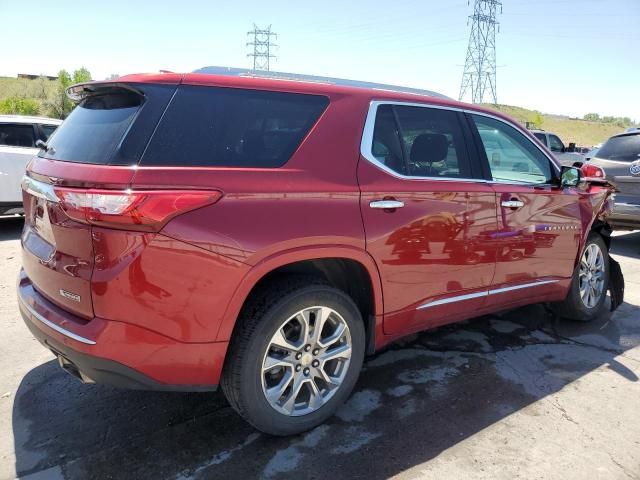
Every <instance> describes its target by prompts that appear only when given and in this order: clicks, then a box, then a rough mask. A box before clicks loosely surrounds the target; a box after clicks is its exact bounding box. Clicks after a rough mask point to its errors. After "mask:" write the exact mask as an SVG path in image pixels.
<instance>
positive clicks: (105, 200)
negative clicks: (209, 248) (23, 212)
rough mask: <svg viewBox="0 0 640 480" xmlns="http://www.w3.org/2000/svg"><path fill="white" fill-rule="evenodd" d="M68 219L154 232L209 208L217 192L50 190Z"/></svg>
mask: <svg viewBox="0 0 640 480" xmlns="http://www.w3.org/2000/svg"><path fill="white" fill-rule="evenodd" d="M54 191H55V194H56V196H57V197H58V199H59V200H60V205H61V206H62V209H63V210H64V211H65V213H66V214H67V215H68V216H69V217H70V218H72V219H74V220H77V221H79V222H83V223H90V224H92V225H100V226H104V227H110V228H126V229H128V230H143V231H150V232H157V231H159V230H160V229H162V227H163V226H164V225H165V224H166V223H167V222H168V221H169V220H170V219H171V218H173V217H175V216H176V215H180V214H182V213H186V212H189V211H191V210H195V209H196V208H200V207H204V206H206V205H211V204H212V203H215V202H217V201H218V200H219V199H220V197H222V192H219V191H217V190H209V191H207V190H157V191H156V190H145V191H141V190H124V191H122V190H121V191H115V190H82V189H76V188H64V187H54Z"/></svg>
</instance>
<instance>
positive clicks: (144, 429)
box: [13, 304, 640, 479]
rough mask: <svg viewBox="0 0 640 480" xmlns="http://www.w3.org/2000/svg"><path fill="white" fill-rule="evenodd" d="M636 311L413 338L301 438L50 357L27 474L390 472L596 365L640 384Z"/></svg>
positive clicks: (215, 405)
mask: <svg viewBox="0 0 640 480" xmlns="http://www.w3.org/2000/svg"><path fill="white" fill-rule="evenodd" d="M612 317H613V318H612ZM639 318H640V309H639V308H638V306H635V305H630V304H624V305H622V306H621V307H620V309H619V310H618V311H617V312H615V314H613V316H612V315H611V314H606V315H603V316H602V318H599V319H597V320H596V321H594V322H592V323H588V324H580V323H571V322H557V321H555V320H554V319H552V318H550V317H549V316H548V314H547V313H546V312H545V310H544V309H543V308H542V307H541V306H529V307H525V308H521V309H519V310H516V311H512V312H508V313H506V314H504V315H500V316H487V317H482V318H479V319H474V320H472V321H470V322H467V323H463V324H460V325H452V326H446V327H443V328H440V329H438V330H435V331H431V332H426V333H423V334H420V335H416V336H414V337H412V338H411V339H409V340H405V341H403V342H400V343H397V344H395V345H393V347H392V348H390V349H388V350H386V351H384V352H382V353H379V354H377V355H375V356H374V357H372V358H370V359H368V361H367V362H366V365H365V369H364V371H363V373H362V375H361V378H360V381H359V384H358V386H357V388H356V390H355V393H354V394H353V395H352V397H351V399H350V400H349V401H348V402H347V404H346V405H344V406H343V407H342V408H341V409H340V410H339V412H338V414H337V415H336V416H335V417H333V418H332V419H331V420H330V421H328V422H327V423H326V424H325V425H322V426H320V427H317V428H316V429H314V430H312V431H311V432H308V433H306V434H303V435H299V436H296V437H291V438H277V437H271V436H268V435H264V434H259V433H257V432H256V431H255V430H253V429H252V428H251V427H250V426H249V425H247V424H246V423H245V422H244V421H242V419H241V418H240V417H239V416H238V415H237V414H236V413H235V412H234V411H233V410H232V409H231V408H230V407H229V406H228V405H227V403H226V401H225V400H224V398H223V396H222V395H221V394H220V393H216V394H177V393H153V392H136V391H120V390H115V389H112V388H109V387H106V386H87V385H81V384H80V383H78V382H77V381H76V380H75V379H74V378H72V377H70V376H69V375H67V374H65V373H63V372H62V371H61V370H60V369H59V368H58V367H57V365H56V364H55V363H54V362H53V361H50V362H47V363H45V364H43V365H40V366H39V367H37V368H35V369H33V370H32V371H30V372H29V373H28V374H27V375H26V376H25V377H24V379H23V381H22V383H21V384H20V386H19V389H18V391H17V394H16V397H15V403H14V410H13V431H14V439H15V455H16V470H17V474H18V476H21V475H25V474H29V473H33V472H39V471H42V470H46V469H52V470H51V471H49V473H53V472H54V470H55V472H57V473H58V475H59V476H63V477H64V478H74V479H75V478H81V479H90V478H118V479H125V478H135V479H147V478H148V479H156V478H300V477H302V478H336V479H337V478H359V477H363V478H364V477H366V478H367V479H383V478H388V477H390V476H393V475H395V474H398V473H400V472H403V471H405V470H407V469H409V468H411V467H413V466H416V465H420V464H422V463H424V462H426V461H428V460H430V459H433V458H434V457H436V456H438V455H439V454H440V453H441V452H443V451H445V450H447V449H449V448H451V447H452V446H454V445H456V444H458V443H459V442H461V441H462V440H464V439H465V438H468V437H470V436H472V435H474V434H476V433H478V432H480V431H481V430H483V429H485V428H486V427H488V426H490V425H492V424H494V423H496V422H498V421H500V420H502V419H504V418H505V417H507V416H509V415H510V414H512V413H514V412H517V411H518V410H521V409H523V408H525V407H528V406H530V405H532V404H533V403H535V402H536V401H538V400H540V399H542V398H544V397H546V396H548V395H549V394H552V393H554V392H558V391H559V390H561V389H562V388H563V387H565V386H566V385H567V384H569V383H571V382H573V381H575V380H577V379H579V378H580V377H582V376H584V375H585V374H587V373H589V372H591V371H593V370H595V369H597V368H599V367H602V366H608V368H609V369H611V370H612V371H614V372H616V373H617V374H619V375H620V376H621V378H623V379H624V381H628V382H637V381H638V377H637V376H636V374H635V373H634V372H633V371H631V370H630V369H629V368H627V367H625V366H624V365H623V364H622V363H620V362H619V361H617V360H616V357H617V356H618V355H619V354H621V353H623V352H624V351H626V350H628V349H631V348H633V347H635V346H637V344H638V343H640V322H638V319H639ZM310 472H319V473H318V474H317V475H312V474H311V473H310Z"/></svg>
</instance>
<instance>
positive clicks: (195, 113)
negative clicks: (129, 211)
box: [141, 86, 329, 168]
mask: <svg viewBox="0 0 640 480" xmlns="http://www.w3.org/2000/svg"><path fill="white" fill-rule="evenodd" d="M328 103H329V100H328V98H326V97H322V96H316V95H301V94H294V93H281V92H267V91H258V90H242V89H234V88H212V87H196V86H182V87H180V88H179V89H178V91H177V92H176V95H175V96H174V98H173V100H172V101H171V104H170V105H169V107H168V109H167V111H166V113H165V115H164V117H163V119H162V121H161V122H160V125H159V126H158V128H157V130H156V132H155V133H154V135H153V138H152V139H151V142H150V144H149V146H148V148H147V151H146V152H145V154H144V157H143V158H142V162H141V163H142V165H184V166H221V167H262V168H274V167H280V166H282V165H284V164H285V163H286V162H287V161H288V160H289V158H290V157H291V155H293V153H294V152H295V150H296V149H297V148H298V146H299V145H300V143H301V142H302V139H303V138H304V137H305V135H306V134H307V133H308V132H309V130H310V129H311V127H312V126H313V124H314V123H315V122H316V121H317V120H318V118H319V117H320V114H321V113H322V112H323V111H324V109H325V108H326V106H327V104H328Z"/></svg>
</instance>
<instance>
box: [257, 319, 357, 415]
mask: <svg viewBox="0 0 640 480" xmlns="http://www.w3.org/2000/svg"><path fill="white" fill-rule="evenodd" d="M351 353H352V343H351V334H350V332H349V326H348V325H347V322H346V321H345V320H344V318H342V316H341V315H340V314H339V313H338V312H336V311H335V310H333V309H332V308H329V307H326V306H315V307H309V308H305V309H303V310H300V311H298V312H297V313H295V314H294V315H292V316H291V317H290V318H288V319H287V320H286V321H285V322H284V323H282V325H280V327H279V328H278V329H277V330H276V332H275V334H274V335H273V337H272V338H271V340H270V342H269V344H268V346H267V350H266V352H265V355H264V358H263V361H262V369H261V381H262V391H263V393H264V395H265V398H266V399H267V401H268V402H269V405H271V407H272V408H274V409H275V410H277V411H278V412H280V413H283V414H285V415H287V416H301V415H307V414H309V413H313V412H315V411H316V410H318V409H319V408H320V407H322V406H323V405H324V404H326V403H327V402H328V401H329V400H330V399H331V398H332V397H333V395H334V394H335V393H336V392H337V391H338V390H339V388H340V386H341V384H342V382H343V380H344V378H345V376H346V374H347V371H348V369H349V363H350V361H351Z"/></svg>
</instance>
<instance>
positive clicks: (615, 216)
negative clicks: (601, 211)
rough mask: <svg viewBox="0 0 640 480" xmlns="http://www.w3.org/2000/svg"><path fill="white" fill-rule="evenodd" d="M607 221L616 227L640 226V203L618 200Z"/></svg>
mask: <svg viewBox="0 0 640 480" xmlns="http://www.w3.org/2000/svg"><path fill="white" fill-rule="evenodd" d="M607 221H608V222H609V224H611V226H612V227H614V228H615V227H617V228H630V229H637V228H640V204H634V203H625V202H616V203H615V206H614V207H613V212H612V213H611V215H610V216H609V217H607Z"/></svg>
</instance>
